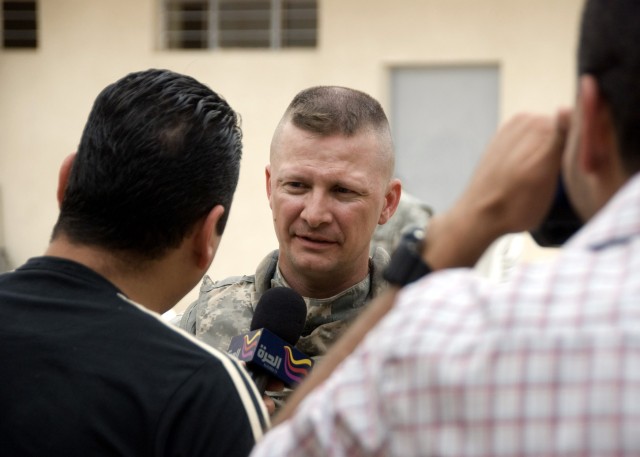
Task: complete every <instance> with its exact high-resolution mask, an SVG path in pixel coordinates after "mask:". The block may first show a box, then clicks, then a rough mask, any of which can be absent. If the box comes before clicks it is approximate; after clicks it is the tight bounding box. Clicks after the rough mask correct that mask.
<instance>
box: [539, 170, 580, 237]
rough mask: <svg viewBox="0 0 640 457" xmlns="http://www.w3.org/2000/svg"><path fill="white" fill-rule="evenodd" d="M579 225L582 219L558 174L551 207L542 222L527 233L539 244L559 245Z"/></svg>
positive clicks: (574, 231)
mask: <svg viewBox="0 0 640 457" xmlns="http://www.w3.org/2000/svg"><path fill="white" fill-rule="evenodd" d="M580 227H582V220H580V217H579V216H578V214H577V213H576V211H575V210H574V208H573V206H572V205H571V201H570V200H569V197H567V193H566V191H565V186H564V183H563V181H562V176H560V177H559V178H558V187H557V190H556V194H555V196H554V199H553V204H552V205H551V209H550V210H549V212H548V213H547V215H546V217H545V218H544V220H543V221H542V223H541V224H540V225H539V226H538V227H536V228H535V229H533V230H531V231H530V232H529V233H530V234H531V236H532V237H533V239H534V240H535V242H536V243H538V245H539V246H542V247H559V246H562V245H563V244H564V243H565V242H566V241H567V240H568V239H569V238H571V236H572V235H573V234H574V233H576V232H577V231H578V230H579V229H580Z"/></svg>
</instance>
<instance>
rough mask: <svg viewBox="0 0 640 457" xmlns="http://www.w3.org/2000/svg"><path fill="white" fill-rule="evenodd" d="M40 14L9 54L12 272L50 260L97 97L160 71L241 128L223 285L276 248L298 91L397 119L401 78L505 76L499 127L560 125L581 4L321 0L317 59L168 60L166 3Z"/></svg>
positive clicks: (4, 60) (81, 3) (70, 3)
mask: <svg viewBox="0 0 640 457" xmlns="http://www.w3.org/2000/svg"><path fill="white" fill-rule="evenodd" d="M38 3H39V7H40V12H39V26H40V40H39V43H40V46H39V48H38V49H37V50H35V51H20V52H16V51H6V50H5V51H3V50H0V129H1V134H0V198H1V199H2V201H1V202H0V208H1V209H2V214H0V224H3V225H2V227H0V234H3V240H1V239H0V242H1V241H4V243H5V245H6V248H7V253H8V257H9V261H10V264H11V265H12V266H17V265H19V264H21V263H22V262H24V261H25V260H26V259H27V258H28V257H31V256H35V255H39V254H41V253H42V252H43V250H44V249H45V248H46V245H47V241H48V238H49V233H50V230H51V227H52V225H53V223H54V221H55V217H56V214H57V204H56V201H55V189H56V182H57V171H58V166H59V164H60V162H61V161H62V159H63V158H64V157H65V156H66V155H67V154H68V153H70V152H73V151H74V150H75V148H76V145H77V144H78V141H79V138H80V134H81V130H82V127H83V124H84V121H85V120H86V116H87V114H88V112H89V109H90V106H91V104H92V102H93V99H94V98H95V96H96V95H97V93H98V92H99V91H100V90H101V89H102V88H103V87H104V86H105V85H107V84H109V83H111V82H113V81H114V80H116V79H117V78H119V77H121V76H123V75H124V74H126V73H128V72H131V71H136V70H140V69H145V68H149V67H162V68H170V69H172V70H175V71H178V72H182V73H187V74H190V75H192V76H194V77H196V78H197V79H199V80H201V81H202V82H204V83H206V84H208V85H210V86H211V87H212V88H213V89H214V90H216V91H218V92H219V93H221V94H223V95H224V96H225V98H227V100H228V101H229V103H230V104H231V105H232V106H233V107H234V108H235V109H236V110H238V111H239V112H240V113H241V115H242V118H243V129H244V137H245V149H244V159H243V165H242V171H241V177H240V183H239V188H238V191H237V194H236V200H235V203H234V207H233V210H232V213H231V217H230V221H229V226H228V230H227V232H226V234H225V237H224V239H223V242H222V246H221V248H220V250H219V252H218V255H217V257H216V260H215V261H214V265H213V267H212V269H211V271H210V274H211V275H212V276H213V277H214V278H220V277H224V276H228V275H233V274H248V273H251V272H253V270H254V268H255V265H256V264H257V262H258V261H259V260H260V259H261V258H262V257H263V256H264V255H265V254H266V252H268V251H269V250H270V249H272V248H275V247H276V239H275V236H274V234H273V230H272V225H271V221H270V212H269V208H268V204H267V199H266V196H265V191H264V165H265V164H266V162H267V160H268V148H269V141H270V136H271V132H272V130H273V128H274V127H275V125H276V123H277V121H278V119H279V116H280V115H281V113H282V111H283V110H284V108H285V107H286V105H287V104H288V102H289V101H290V99H291V98H292V96H293V95H294V94H295V93H296V92H297V91H298V90H299V89H301V88H303V87H306V86H310V85H315V84H340V85H346V86H352V87H355V88H358V89H361V90H364V91H366V92H369V93H370V94H371V95H373V96H374V97H377V98H378V99H379V100H380V101H381V102H382V103H383V105H385V106H387V107H388V106H389V99H388V94H389V69H390V68H392V67H394V66H400V65H442V64H461V65H462V64H470V63H471V64H473V63H499V65H500V68H501V97H502V98H501V102H500V107H501V117H502V119H504V118H506V117H508V116H509V115H511V114H513V113H514V112H517V111H519V110H522V109H535V110H540V111H543V112H551V111H553V110H554V109H555V108H556V107H557V106H559V105H568V104H570V103H571V100H572V98H573V90H574V65H573V60H574V54H575V41H576V28H577V23H578V16H579V10H580V5H581V4H582V0H393V1H391V0H319V3H320V14H319V16H320V32H319V36H320V40H319V46H318V48H317V49H314V50H282V51H269V50H259V51H252V50H244V51H229V50H226V51H215V52H212V51H189V52H175V51H173V52H167V51H162V50H159V49H158V48H157V46H156V41H157V40H156V31H157V24H156V22H157V18H158V17H159V12H158V6H157V4H156V3H159V0H158V1H156V0H136V1H131V0H40V1H39V2H38ZM425 122H428V120H425ZM427 160H428V157H425V161H427ZM0 247H1V246H0ZM195 296H196V294H195V291H194V292H192V293H191V294H189V295H188V296H187V298H186V299H185V300H183V301H182V302H181V303H180V304H179V305H178V308H179V309H181V308H182V307H184V306H185V304H186V303H187V302H189V301H191V300H192V299H193V298H194V297H195Z"/></svg>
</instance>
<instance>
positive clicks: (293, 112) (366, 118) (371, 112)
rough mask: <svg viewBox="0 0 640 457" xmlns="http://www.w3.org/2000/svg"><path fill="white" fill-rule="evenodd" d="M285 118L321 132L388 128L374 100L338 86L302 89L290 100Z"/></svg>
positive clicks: (384, 116)
mask: <svg viewBox="0 0 640 457" xmlns="http://www.w3.org/2000/svg"><path fill="white" fill-rule="evenodd" d="M285 118H287V119H290V120H291V122H292V123H293V125H295V126H296V127H298V128H300V129H303V130H307V131H310V132H313V133H317V134H320V135H323V136H328V135H334V134H342V135H345V136H352V135H354V134H355V133H357V132H359V131H360V130H362V129H363V128H373V129H374V130H380V129H381V128H384V129H388V120H387V116H386V115H385V113H384V110H383V109H382V106H380V103H378V101H377V100H375V99H374V98H373V97H371V96H369V95H367V94H365V93H364V92H360V91H358V90H355V89H349V88H346V87H339V86H316V87H310V88H308V89H304V90H302V91H301V92H299V93H298V94H297V95H296V96H295V97H294V98H293V100H292V101H291V103H290V104H289V107H288V108H287V111H286V113H285Z"/></svg>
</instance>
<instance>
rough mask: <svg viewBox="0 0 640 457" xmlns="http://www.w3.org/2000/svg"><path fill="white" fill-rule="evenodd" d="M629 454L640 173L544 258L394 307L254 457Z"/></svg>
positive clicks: (638, 378) (468, 277)
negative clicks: (497, 279)
mask: <svg viewBox="0 0 640 457" xmlns="http://www.w3.org/2000/svg"><path fill="white" fill-rule="evenodd" d="M276 455H277V456H292V455H305V456H312V455H318V456H328V455H332V456H338V455H340V456H342V455H343V456H359V455H376V456H402V457H404V456H429V455H434V456H435V455H437V456H500V455H509V456H525V455H526V456H528V455H536V456H557V455H562V456H588V455H590V456H596V455H597V456H621V455H640V175H637V176H636V177H635V178H634V179H633V180H632V181H630V182H629V183H628V184H627V185H626V186H625V187H624V188H623V189H622V190H621V191H620V192H618V194H617V195H616V196H615V197H614V199H613V200H611V201H610V202H609V204H608V205H607V206H606V207H605V208H604V209H603V210H602V211H600V213H599V214H598V215H597V216H596V217H595V218H594V219H593V220H592V221H591V222H590V223H589V224H588V225H587V226H585V227H584V228H583V230H581V231H580V232H579V233H578V234H577V235H576V236H574V238H573V239H572V240H570V242H569V243H568V244H567V245H566V246H565V248H564V249H562V250H561V251H560V253H559V255H558V256H557V257H556V258H554V259H553V260H552V261H550V262H545V263H537V264H536V263H531V264H528V265H521V266H519V267H517V268H516V269H515V270H514V272H513V276H512V278H511V280H510V281H509V282H507V283H503V284H500V285H496V284H492V283H491V284H490V283H488V282H486V281H485V280H482V279H480V278H478V277H477V276H475V275H474V274H473V273H472V272H471V271H470V270H467V269H459V270H449V271H443V272H440V273H436V274H433V275H431V276H429V277H426V278H424V279H423V280H421V281H419V282H418V283H416V284H414V285H412V286H409V287H407V288H405V290H404V291H403V292H402V293H401V295H400V296H399V298H398V301H397V304H396V307H395V308H394V309H393V310H392V311H391V312H390V313H389V314H388V315H387V316H386V317H385V318H384V320H383V321H381V323H380V324H379V325H378V326H377V327H376V328H375V329H373V330H372V331H371V332H370V333H369V335H368V336H367V338H366V339H365V340H364V341H363V343H362V344H361V345H360V346H359V347H358V348H357V349H356V351H355V352H354V354H352V356H350V357H349V358H348V359H347V360H346V361H345V362H344V363H343V364H342V365H341V366H340V367H338V369H337V370H336V372H335V373H334V374H333V376H332V377H331V378H330V379H329V380H327V381H326V382H325V383H324V384H323V385H322V386H320V387H319V388H318V389H317V390H316V391H315V392H314V393H313V394H312V395H310V396H309V397H308V398H307V399H306V400H305V401H304V402H303V403H302V405H301V406H300V408H299V411H298V414H297V415H296V416H294V418H292V419H291V420H290V421H288V422H286V423H284V424H282V425H280V426H279V427H277V428H275V429H273V430H272V431H270V432H269V433H268V434H267V435H266V437H265V438H264V439H263V440H262V441H261V442H260V443H259V444H258V446H257V447H256V449H255V450H254V454H252V456H254V457H258V456H276Z"/></svg>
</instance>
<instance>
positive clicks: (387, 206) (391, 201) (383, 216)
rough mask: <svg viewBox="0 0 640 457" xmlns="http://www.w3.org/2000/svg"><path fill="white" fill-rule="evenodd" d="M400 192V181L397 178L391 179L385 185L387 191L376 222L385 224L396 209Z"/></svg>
mask: <svg viewBox="0 0 640 457" xmlns="http://www.w3.org/2000/svg"><path fill="white" fill-rule="evenodd" d="M401 194H402V183H401V182H400V180H399V179H396V178H394V179H392V180H391V181H390V182H389V186H388V187H387V193H386V195H385V196H384V206H383V207H382V212H381V213H380V217H379V218H378V224H380V225H382V224H385V223H386V222H387V221H388V220H389V219H390V218H391V216H393V214H394V213H395V212H396V209H398V203H400V195H401Z"/></svg>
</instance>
